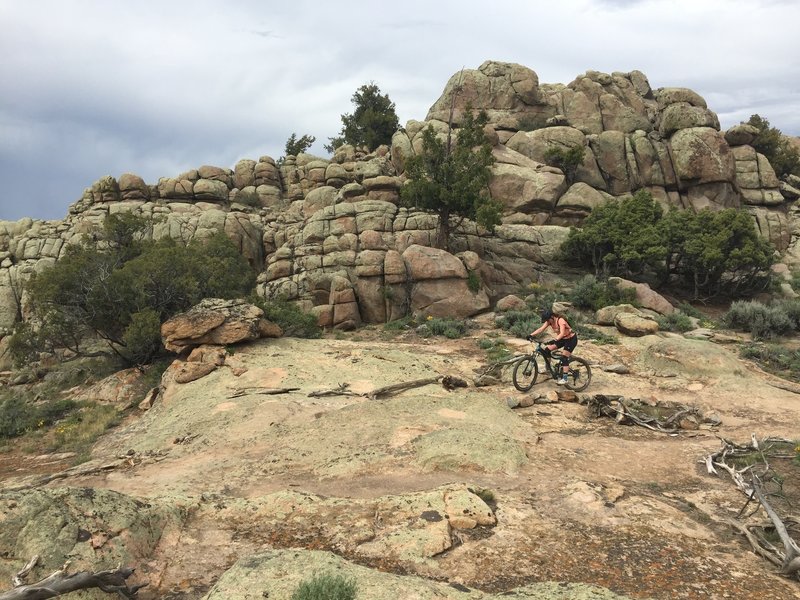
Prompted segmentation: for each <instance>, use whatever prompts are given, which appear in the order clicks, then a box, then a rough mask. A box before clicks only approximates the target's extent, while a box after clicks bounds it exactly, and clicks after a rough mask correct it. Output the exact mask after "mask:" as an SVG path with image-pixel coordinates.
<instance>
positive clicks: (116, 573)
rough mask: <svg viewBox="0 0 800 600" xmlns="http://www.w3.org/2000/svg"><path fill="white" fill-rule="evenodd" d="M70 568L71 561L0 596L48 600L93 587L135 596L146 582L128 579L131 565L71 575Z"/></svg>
mask: <svg viewBox="0 0 800 600" xmlns="http://www.w3.org/2000/svg"><path fill="white" fill-rule="evenodd" d="M67 568H68V564H65V565H64V566H63V567H61V568H60V569H59V570H58V571H55V572H54V573H52V574H50V575H48V576H47V577H45V578H44V579H42V580H41V581H37V582H36V583H31V584H29V585H19V586H17V587H14V588H12V589H10V590H8V591H6V592H0V600H45V599H46V598H55V597H56V596H63V595H65V594H69V593H70V592H75V591H78V590H88V589H93V588H97V589H99V590H101V591H103V592H105V593H107V594H116V595H118V596H120V597H122V598H136V594H137V592H138V591H139V590H140V589H142V588H143V587H145V585H147V584H139V585H134V586H129V585H128V583H127V579H128V578H129V577H130V576H131V575H133V572H134V569H131V568H128V567H124V568H123V567H119V568H117V569H113V570H108V571H98V572H96V573H92V572H90V571H79V572H78V573H73V574H71V575H70V574H68V573H67ZM20 573H21V571H20Z"/></svg>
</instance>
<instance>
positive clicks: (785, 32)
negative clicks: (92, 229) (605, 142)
mask: <svg viewBox="0 0 800 600" xmlns="http://www.w3.org/2000/svg"><path fill="white" fill-rule="evenodd" d="M0 15H2V21H3V24H4V30H3V36H0V53H1V54H2V56H4V57H5V58H4V60H3V61H2V62H0V81H2V82H3V94H2V95H0V177H1V178H2V181H3V182H4V184H5V185H4V186H3V192H2V195H0V219H17V218H20V217H22V216H33V217H37V218H62V217H63V216H64V215H65V214H66V210H67V206H68V204H70V203H71V202H73V201H74V200H76V199H77V198H78V197H79V196H80V195H81V192H82V190H83V188H85V187H87V186H88V185H90V184H91V183H92V181H94V180H96V179H98V178H99V177H101V176H103V175H106V174H110V175H115V176H118V175H120V174H121V173H123V172H134V173H137V174H139V175H141V176H143V177H144V178H145V180H147V181H148V182H151V183H155V182H156V180H157V179H158V177H161V176H171V175H175V174H177V173H178V172H180V171H183V170H186V169H189V168H193V167H197V166H200V165H202V164H215V165H219V166H233V164H234V163H235V162H236V161H237V160H238V159H240V158H245V157H249V158H257V157H258V156H260V155H263V154H268V155H271V156H274V157H277V156H280V154H281V153H282V151H283V146H284V143H285V141H286V138H287V137H288V136H289V135H290V134H291V133H292V132H296V133H297V134H299V135H301V134H304V133H308V134H311V135H314V136H316V138H317V142H316V144H315V145H314V147H312V151H314V152H316V153H319V154H324V151H323V149H322V145H323V144H324V143H325V142H327V139H328V138H329V137H331V136H333V135H336V134H337V133H338V131H339V129H340V128H341V122H340V119H339V117H340V115H341V114H342V113H345V112H351V111H352V105H351V103H350V97H351V96H352V94H353V92H354V91H355V90H356V88H358V87H359V86H360V85H362V84H363V83H366V82H368V81H374V82H376V83H377V84H378V85H379V86H380V88H381V90H382V91H383V92H384V93H387V94H389V96H390V98H391V99H392V100H393V101H394V102H395V104H396V106H397V111H398V115H399V116H400V120H401V122H405V121H407V120H409V119H422V118H424V117H425V113H426V112H427V110H428V108H429V107H430V105H431V104H432V103H433V102H434V101H435V100H436V98H437V97H438V96H439V95H440V94H441V92H442V90H443V88H444V85H445V83H446V82H447V80H448V78H449V77H450V76H451V75H452V74H453V73H455V72H456V71H458V70H459V69H460V68H461V67H467V68H475V67H477V66H478V65H480V64H481V63H482V62H483V61H484V60H488V59H493V60H504V61H510V62H517V63H521V64H524V65H526V66H528V67H530V68H532V69H534V70H535V71H536V72H537V73H538V74H539V78H540V80H541V81H542V82H549V83H568V82H569V81H571V80H573V79H574V78H575V77H576V76H577V75H578V74H580V73H583V72H584V71H586V70H588V69H595V70H600V71H605V72H611V71H630V70H633V69H638V70H641V71H642V72H644V73H645V74H646V75H647V76H648V78H649V79H650V83H651V85H652V86H653V87H663V86H683V87H690V88H692V89H695V90H696V91H698V92H699V93H700V94H701V95H703V96H704V97H705V98H706V100H707V101H708V103H709V106H710V108H711V109H712V110H715V111H716V112H717V113H718V114H719V116H720V120H721V121H722V124H723V127H726V126H730V125H732V124H734V123H736V122H738V121H740V120H744V119H747V118H748V117H749V116H750V114H753V113H756V112H757V113H759V114H761V115H762V116H764V117H766V118H768V119H769V120H770V122H771V123H772V125H774V126H776V127H778V128H780V129H782V130H783V131H784V132H786V133H790V134H794V135H800V111H798V110H797V108H798V92H797V86H796V83H795V82H796V81H797V80H798V76H800V64H798V63H797V61H794V60H792V59H791V57H793V56H798V54H800V53H799V52H798V50H800V41H798V37H797V35H796V33H795V31H794V27H795V24H796V23H797V22H798V20H799V18H800V7H799V6H798V3H795V2H783V1H780V0H763V1H761V2H758V1H747V2H745V1H743V0H706V1H704V2H695V1H694V0H674V1H670V0H631V1H626V0H563V1H562V2H560V3H558V5H557V6H556V5H555V3H552V5H551V3H530V2H524V1H522V0H499V1H498V2H495V3H493V4H491V5H486V4H485V3H470V2H467V3H466V4H465V3H464V2H455V1H453V0H445V1H443V2H437V3H429V2H424V1H422V0H409V1H407V2H405V3H402V4H400V5H398V4H396V3H393V4H390V3H388V2H363V1H356V0H342V1H340V2H337V3H318V2H311V1H310V0H297V1H295V2H293V3H281V4H274V5H273V4H272V3H270V5H267V4H265V3H263V2H259V1H257V0H238V1H233V2H225V3H223V2H219V1H218V0H199V1H192V2H190V1H188V0H173V1H171V2H169V3H164V2H156V1H155V0H142V1H140V2H136V3H122V2H103V1H101V0H73V1H71V2H69V3H65V2H61V1H59V0H38V1H37V2H35V3H34V2H30V3H22V2H12V1H11V0H0Z"/></svg>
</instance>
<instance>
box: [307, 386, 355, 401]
mask: <svg viewBox="0 0 800 600" xmlns="http://www.w3.org/2000/svg"><path fill="white" fill-rule="evenodd" d="M363 395H364V394H358V393H356V392H354V391H352V390H351V389H350V384H349V383H340V384H339V387H336V388H333V389H332V390H319V391H316V392H311V393H310V394H308V397H309V398H324V397H326V396H363Z"/></svg>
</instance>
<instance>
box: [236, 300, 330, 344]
mask: <svg viewBox="0 0 800 600" xmlns="http://www.w3.org/2000/svg"><path fill="white" fill-rule="evenodd" d="M250 301H251V302H252V303H253V304H255V305H256V306H258V307H259V308H261V310H263V311H264V316H265V317H266V318H267V319H268V320H270V321H272V322H273V323H275V324H276V325H278V326H279V327H280V328H281V329H282V330H283V335H285V336H289V337H297V338H308V339H316V338H318V337H320V336H321V335H322V330H321V329H320V327H319V325H317V317H316V316H314V315H313V314H311V313H307V312H304V311H303V310H302V309H301V308H300V307H299V306H298V305H297V304H295V303H294V302H291V301H289V300H286V299H284V298H276V299H274V300H264V299H262V298H260V297H258V296H251V297H250Z"/></svg>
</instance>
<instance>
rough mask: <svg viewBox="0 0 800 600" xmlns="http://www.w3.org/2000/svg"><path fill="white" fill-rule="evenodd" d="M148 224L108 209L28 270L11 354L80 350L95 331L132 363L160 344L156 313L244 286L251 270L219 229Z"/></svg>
mask: <svg viewBox="0 0 800 600" xmlns="http://www.w3.org/2000/svg"><path fill="white" fill-rule="evenodd" d="M151 228H152V221H150V220H147V219H145V218H142V217H137V216H135V215H132V214H127V213H126V214H125V216H124V217H123V216H118V215H112V216H109V217H108V218H107V219H106V221H105V222H104V227H103V230H102V231H99V232H95V234H94V237H91V238H88V237H87V238H86V239H85V240H84V242H83V243H82V244H81V245H76V246H70V247H69V248H68V250H67V251H66V253H65V255H64V257H63V258H61V259H60V260H59V261H58V263H56V264H55V265H53V266H51V267H49V268H46V269H44V270H42V271H41V272H37V273H35V274H34V276H32V277H31V279H30V281H28V283H27V284H26V289H25V291H26V293H27V294H28V297H29V298H30V299H31V301H30V309H31V318H30V322H31V323H34V324H35V325H36V326H35V327H32V326H30V325H26V326H23V327H20V328H18V329H17V331H16V332H15V334H14V338H15V339H14V341H12V347H13V349H14V352H13V354H14V358H15V360H18V361H20V360H25V358H26V357H28V358H30V357H32V356H36V355H37V354H38V353H41V352H47V353H54V352H56V351H57V350H59V349H66V350H70V351H71V352H72V353H74V354H76V355H81V354H82V353H83V352H84V346H85V344H86V343H87V342H93V341H95V340H97V339H100V340H103V342H105V343H106V344H107V346H108V350H109V353H113V354H116V355H118V356H121V357H123V358H126V359H128V360H129V361H130V363H131V364H137V363H140V362H142V361H144V360H149V359H150V358H151V357H152V356H155V354H156V353H157V351H158V350H160V349H161V347H160V341H159V346H158V350H154V349H153V347H152V346H153V344H154V335H153V326H154V323H155V320H156V318H157V319H158V321H159V323H160V322H163V321H165V320H166V319H168V318H169V317H171V316H173V315H174V314H176V313H178V312H180V311H183V310H186V309H188V308H190V307H191V306H193V305H194V304H196V303H198V302H199V301H200V300H202V299H203V298H209V297H215V298H237V297H242V296H245V295H247V294H248V293H249V292H250V291H251V290H252V288H253V285H254V284H255V273H254V271H253V270H252V268H251V267H250V265H249V263H248V262H247V259H245V258H244V257H243V256H242V255H241V253H240V252H239V250H238V248H237V247H236V246H235V245H234V243H233V242H232V241H231V240H230V239H228V237H227V236H226V235H225V234H224V233H222V232H219V233H216V234H214V235H212V236H210V237H208V238H205V239H195V240H193V241H192V242H190V243H189V244H188V245H182V244H179V243H177V242H175V241H174V240H172V239H170V238H165V239H162V240H159V241H152V240H150V239H148V237H147V236H148V232H149V231H150V229H151ZM134 321H135V323H134ZM131 326H133V329H129V328H130V327H131ZM129 344H130V347H131V348H132V351H131V352H130V353H128V352H127V348H128V345H129Z"/></svg>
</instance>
